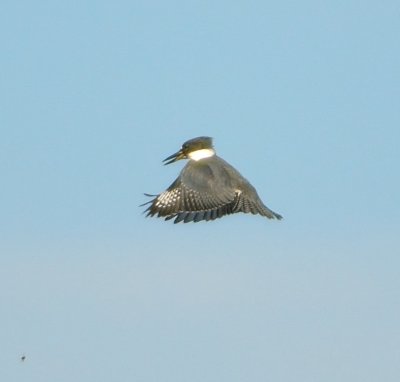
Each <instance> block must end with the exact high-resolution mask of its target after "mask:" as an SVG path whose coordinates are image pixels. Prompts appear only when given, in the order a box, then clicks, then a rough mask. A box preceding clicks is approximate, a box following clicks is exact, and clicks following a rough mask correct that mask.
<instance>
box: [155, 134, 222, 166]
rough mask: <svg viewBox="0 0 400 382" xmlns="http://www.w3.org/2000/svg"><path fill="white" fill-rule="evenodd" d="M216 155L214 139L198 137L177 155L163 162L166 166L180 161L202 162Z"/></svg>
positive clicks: (186, 143) (188, 142)
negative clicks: (201, 160)
mask: <svg viewBox="0 0 400 382" xmlns="http://www.w3.org/2000/svg"><path fill="white" fill-rule="evenodd" d="M213 155H215V151H214V149H213V144H212V138H210V137H197V138H193V139H190V140H188V141H186V142H185V143H184V144H183V145H182V147H181V149H180V150H179V151H178V152H176V153H175V154H172V155H170V156H169V157H168V158H165V159H164V160H163V162H164V164H165V165H167V164H171V163H174V162H176V161H178V160H180V159H193V160H196V161H198V160H200V159H204V158H208V157H211V156H213Z"/></svg>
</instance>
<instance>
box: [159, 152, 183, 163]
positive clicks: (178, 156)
mask: <svg viewBox="0 0 400 382" xmlns="http://www.w3.org/2000/svg"><path fill="white" fill-rule="evenodd" d="M185 158H186V154H184V152H183V151H182V150H179V151H178V152H176V153H175V154H172V155H170V156H169V157H168V158H165V159H164V160H163V162H164V165H167V164H171V163H174V162H176V161H177V160H180V159H185Z"/></svg>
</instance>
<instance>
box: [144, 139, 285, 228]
mask: <svg viewBox="0 0 400 382" xmlns="http://www.w3.org/2000/svg"><path fill="white" fill-rule="evenodd" d="M180 159H189V161H188V163H187V164H186V165H185V167H184V168H183V169H182V171H181V173H180V174H179V176H178V178H177V179H176V180H175V181H174V182H173V183H172V184H171V185H170V186H169V187H168V188H167V190H166V191H164V192H162V193H161V194H159V195H150V194H145V195H146V196H150V197H153V199H152V200H150V201H149V202H147V203H144V204H142V206H144V205H147V204H150V206H149V207H148V208H147V209H146V210H145V211H144V212H145V213H147V215H146V216H157V217H163V218H165V220H170V219H175V220H174V223H179V222H182V221H183V222H184V223H188V222H199V221H201V220H206V221H209V220H215V219H217V218H221V217H222V216H225V215H230V214H234V213H237V212H244V213H252V214H254V215H255V214H259V215H261V216H265V217H267V218H268V219H278V220H280V219H282V216H281V215H279V214H277V213H276V212H274V211H272V210H270V209H269V208H268V207H267V206H265V205H264V203H263V202H262V201H261V199H260V197H259V196H258V194H257V191H256V189H255V188H254V187H253V186H252V185H251V184H250V183H249V182H248V181H247V180H246V179H245V178H244V177H243V176H242V175H241V174H240V173H239V172H238V171H237V170H236V169H235V168H233V167H232V166H231V165H230V164H229V163H227V162H226V161H224V160H223V159H222V158H220V157H218V156H217V155H216V152H215V150H214V147H213V143H212V138H210V137H197V138H193V139H190V140H188V141H186V142H185V143H184V144H183V145H182V148H181V149H180V150H179V151H178V152H176V153H175V154H172V155H170V156H169V157H168V158H166V159H164V160H163V162H164V164H165V165H167V164H170V163H174V162H176V161H178V160H180Z"/></svg>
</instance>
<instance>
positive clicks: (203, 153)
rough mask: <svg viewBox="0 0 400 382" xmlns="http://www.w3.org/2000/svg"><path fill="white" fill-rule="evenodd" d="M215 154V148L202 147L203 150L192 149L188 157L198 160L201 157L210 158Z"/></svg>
mask: <svg viewBox="0 0 400 382" xmlns="http://www.w3.org/2000/svg"><path fill="white" fill-rule="evenodd" d="M214 155H215V151H214V150H213V149H201V150H196V151H192V152H191V153H189V154H188V157H189V158H190V159H193V160H195V161H198V160H200V159H204V158H209V157H212V156H214Z"/></svg>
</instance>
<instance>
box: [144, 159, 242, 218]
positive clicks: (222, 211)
mask: <svg viewBox="0 0 400 382" xmlns="http://www.w3.org/2000/svg"><path fill="white" fill-rule="evenodd" d="M221 178H223V177H218V178H217V177H215V174H214V172H213V171H212V167H210V166H208V165H207V164H204V165H202V166H199V165H198V164H197V165H196V167H195V168H194V167H193V166H191V165H190V163H188V165H186V166H185V168H184V169H183V170H182V172H181V175H180V177H179V178H177V179H176V180H175V182H174V183H172V184H171V186H169V187H168V189H167V190H166V191H164V192H163V193H161V194H160V195H157V196H156V197H155V198H154V199H152V200H151V201H149V202H148V203H149V204H150V206H149V207H148V208H147V210H146V211H145V212H147V216H154V215H156V216H157V217H165V218H166V220H169V219H173V218H175V221H174V222H175V223H179V222H181V221H183V222H185V223H188V222H191V221H194V222H198V221H201V220H207V221H208V220H214V219H217V218H220V217H222V216H224V215H228V214H231V213H233V212H234V211H233V210H232V207H233V205H234V202H235V198H236V195H235V191H234V190H233V189H232V187H229V186H227V185H226V187H221V185H222V184H221V182H224V180H223V179H221ZM225 181H226V180H225ZM215 190H219V192H215Z"/></svg>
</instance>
